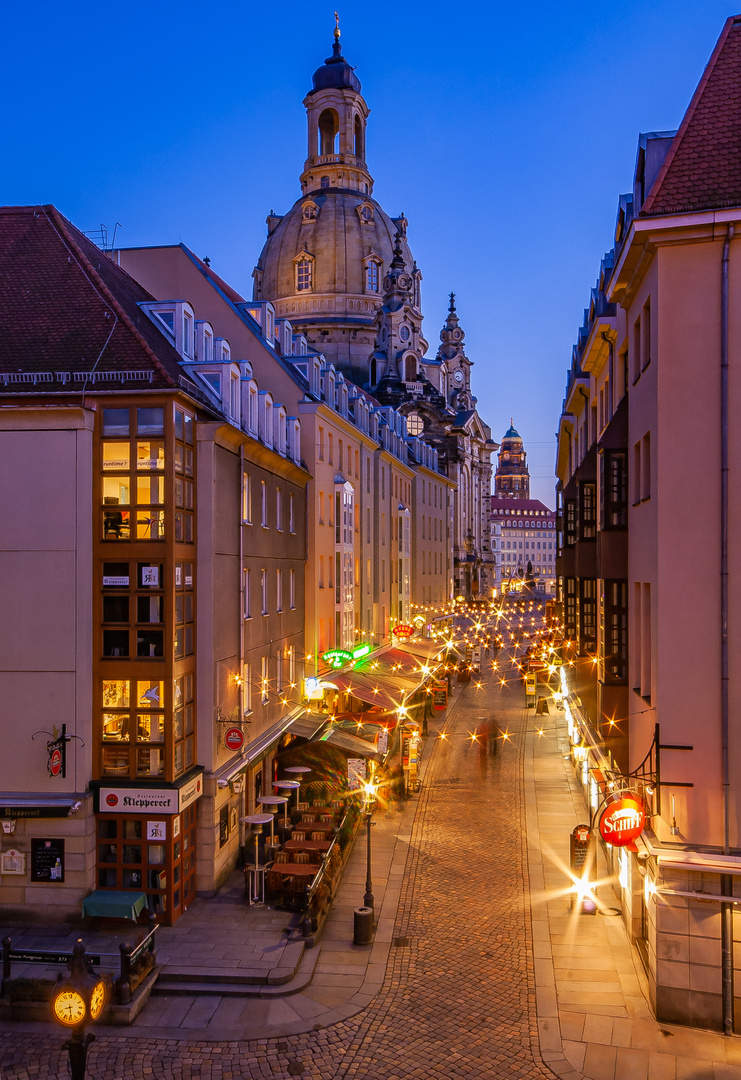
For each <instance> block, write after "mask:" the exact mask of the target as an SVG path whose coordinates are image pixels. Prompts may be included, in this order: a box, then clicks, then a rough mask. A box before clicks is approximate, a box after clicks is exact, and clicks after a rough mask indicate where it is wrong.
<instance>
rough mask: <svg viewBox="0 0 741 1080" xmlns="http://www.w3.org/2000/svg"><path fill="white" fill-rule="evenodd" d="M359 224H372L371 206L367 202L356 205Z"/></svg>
mask: <svg viewBox="0 0 741 1080" xmlns="http://www.w3.org/2000/svg"><path fill="white" fill-rule="evenodd" d="M357 211H358V217H359V218H360V224H361V225H372V224H373V206H372V205H371V203H369V202H363V203H361V204H360V206H358V207H357Z"/></svg>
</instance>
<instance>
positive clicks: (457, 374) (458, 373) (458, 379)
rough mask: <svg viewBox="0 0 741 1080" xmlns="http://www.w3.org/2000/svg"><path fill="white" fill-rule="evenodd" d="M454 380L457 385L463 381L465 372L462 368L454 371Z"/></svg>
mask: <svg viewBox="0 0 741 1080" xmlns="http://www.w3.org/2000/svg"><path fill="white" fill-rule="evenodd" d="M453 381H454V383H455V385H456V386H460V385H461V383H462V382H463V372H462V371H461V369H460V368H458V370H457V371H455V372H453Z"/></svg>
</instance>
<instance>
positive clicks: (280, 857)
mask: <svg viewBox="0 0 741 1080" xmlns="http://www.w3.org/2000/svg"><path fill="white" fill-rule="evenodd" d="M275 861H276V862H277V863H286V862H290V861H291V860H290V852H288V851H278V852H276V854H275Z"/></svg>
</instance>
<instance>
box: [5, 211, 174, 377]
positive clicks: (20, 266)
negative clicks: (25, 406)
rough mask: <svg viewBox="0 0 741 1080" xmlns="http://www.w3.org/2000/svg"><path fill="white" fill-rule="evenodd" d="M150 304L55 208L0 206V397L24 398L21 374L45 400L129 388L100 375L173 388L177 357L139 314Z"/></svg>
mask: <svg viewBox="0 0 741 1080" xmlns="http://www.w3.org/2000/svg"><path fill="white" fill-rule="evenodd" d="M153 299H154V297H152V296H150V294H149V293H148V292H147V291H146V290H145V289H143V288H142V287H141V286H140V285H139V284H138V283H137V282H136V281H134V279H133V278H131V277H130V276H129V275H128V274H127V273H126V271H125V270H122V269H121V268H120V267H119V266H116V264H115V263H114V262H113V261H112V260H111V259H110V258H109V257H108V256H107V255H105V254H104V253H103V252H101V251H100V250H99V248H97V247H96V246H95V244H93V243H92V242H91V241H90V240H88V238H87V237H86V236H84V235H83V234H82V233H81V232H79V231H78V230H77V229H76V228H75V227H74V226H73V225H72V224H71V223H70V222H69V221H67V219H66V218H64V217H63V216H62V215H61V214H60V213H59V211H58V210H56V209H55V208H54V207H53V206H8V207H0V325H2V329H3V332H2V334H0V383H5V384H6V385H4V386H3V387H2V390H3V392H14V391H20V392H28V390H29V386H28V381H23V380H22V378H21V376H24V375H25V376H27V377H28V378H30V377H32V376H34V375H39V376H44V380H43V382H42V383H40V389H42V390H43V391H45V392H46V391H55V392H60V391H65V392H70V391H72V392H74V391H78V390H80V389H82V388H83V385H86V386H87V390H88V391H91V390H93V389H101V388H107V389H110V388H111V387H112V386H114V385H115V386H116V388H117V389H121V388H123V387H124V386H125V385H126V384H125V382H122V381H120V379H119V378H116V379H113V380H111V379H105V378H101V376H103V374H104V373H105V372H111V373H113V372H116V373H117V374H118V376H120V374H121V373H122V372H129V373H132V376H131V377H132V381H133V380H134V379H136V377H137V376H136V374H134V373H139V376H140V377H141V378H143V379H145V381H146V383H147V386H148V387H150V388H153V389H164V388H172V387H176V386H178V384H179V381H180V376H181V373H182V369H181V367H180V363H179V361H180V357H179V354H178V353H177V351H176V350H175V348H174V347H173V345H172V344H171V343H170V342H169V341H168V339H167V338H166V336H165V334H164V333H160V331H159V330H158V329H157V327H156V326H155V325H154V324H153V323H152V321H151V320H150V319H149V317H148V316H147V315H145V314H144V312H143V311H142V310H141V309H140V308H139V306H138V305H139V303H140V302H141V301H150V300H153ZM93 371H94V372H95V375H96V380H95V382H94V383H93V382H92V381H91V380H90V378H89V377H90V374H91V373H92V372H93ZM3 375H5V376H6V378H5V379H3V378H2V376H3ZM63 376H66V379H65V378H64V377H63Z"/></svg>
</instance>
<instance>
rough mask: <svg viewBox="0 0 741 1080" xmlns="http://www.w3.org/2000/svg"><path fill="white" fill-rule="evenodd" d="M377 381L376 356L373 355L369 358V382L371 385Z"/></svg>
mask: <svg viewBox="0 0 741 1080" xmlns="http://www.w3.org/2000/svg"><path fill="white" fill-rule="evenodd" d="M377 382H378V372H377V366H376V358H375V357H374V358H373V359H372V360H371V363H370V384H371V386H375V385H376V383H377Z"/></svg>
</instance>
